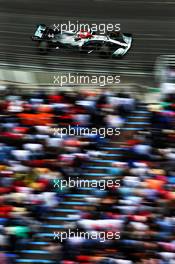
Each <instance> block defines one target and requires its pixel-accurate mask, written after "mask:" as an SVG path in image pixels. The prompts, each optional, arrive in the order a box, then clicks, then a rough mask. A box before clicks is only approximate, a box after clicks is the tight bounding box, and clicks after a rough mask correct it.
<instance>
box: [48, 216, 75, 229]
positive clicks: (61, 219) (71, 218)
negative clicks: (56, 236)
mask: <svg viewBox="0 0 175 264" xmlns="http://www.w3.org/2000/svg"><path fill="white" fill-rule="evenodd" d="M46 219H48V220H58V221H75V220H76V219H77V218H76V217H60V216H48V217H47V218H46ZM44 226H45V225H44ZM61 227H62V226H61V225H60V228H61ZM63 227H64V226H63Z"/></svg>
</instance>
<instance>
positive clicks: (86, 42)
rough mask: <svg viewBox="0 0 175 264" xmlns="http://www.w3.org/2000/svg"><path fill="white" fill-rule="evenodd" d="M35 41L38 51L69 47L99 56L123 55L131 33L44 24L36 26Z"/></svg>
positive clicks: (129, 43) (45, 52) (43, 51)
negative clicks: (53, 26) (66, 29)
mask: <svg viewBox="0 0 175 264" xmlns="http://www.w3.org/2000/svg"><path fill="white" fill-rule="evenodd" d="M32 40H33V41H36V42H37V46H38V48H39V52H40V53H41V54H47V53H48V51H49V50H50V49H52V48H57V49H60V48H69V49H72V50H75V49H76V50H79V51H80V52H85V53H92V52H97V53H98V54H99V55H100V56H101V57H106V58H109V57H117V58H121V57H123V56H124V55H125V54H126V53H127V52H128V50H129V49H130V48H131V44H132V40H133V38H132V35H131V34H128V33H121V32H112V31H111V32H109V33H108V34H106V35H101V34H98V33H97V32H94V31H92V30H90V31H83V30H81V31H62V32H60V31H58V30H55V29H52V28H51V27H47V26H46V25H44V24H40V25H38V26H37V29H36V31H35V33H34V35H33V36H32Z"/></svg>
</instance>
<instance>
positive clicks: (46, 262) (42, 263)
mask: <svg viewBox="0 0 175 264" xmlns="http://www.w3.org/2000/svg"><path fill="white" fill-rule="evenodd" d="M16 263H23V264H27V263H32V264H33V263H38V264H51V263H54V262H53V260H47V259H17V260H16Z"/></svg>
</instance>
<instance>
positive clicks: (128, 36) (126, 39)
mask: <svg viewBox="0 0 175 264" xmlns="http://www.w3.org/2000/svg"><path fill="white" fill-rule="evenodd" d="M123 40H124V42H125V43H126V44H127V45H126V46H125V47H120V48H118V49H117V50H116V51H114V52H113V54H112V56H114V57H123V56H124V55H125V54H126V53H127V52H128V50H129V49H130V48H131V45H132V41H133V37H132V35H131V34H126V33H124V34H123Z"/></svg>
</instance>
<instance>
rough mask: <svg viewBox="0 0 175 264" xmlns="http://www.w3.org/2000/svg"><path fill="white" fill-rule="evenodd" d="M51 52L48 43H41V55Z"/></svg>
mask: <svg viewBox="0 0 175 264" xmlns="http://www.w3.org/2000/svg"><path fill="white" fill-rule="evenodd" d="M48 51H49V45H48V42H47V41H41V42H40V43H39V53H40V54H47V53H48Z"/></svg>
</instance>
